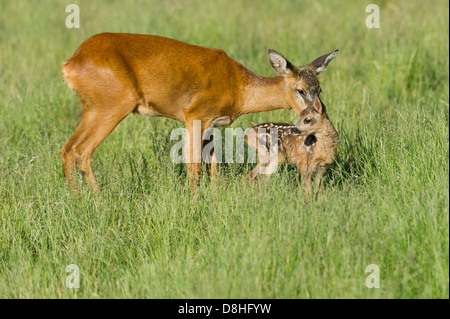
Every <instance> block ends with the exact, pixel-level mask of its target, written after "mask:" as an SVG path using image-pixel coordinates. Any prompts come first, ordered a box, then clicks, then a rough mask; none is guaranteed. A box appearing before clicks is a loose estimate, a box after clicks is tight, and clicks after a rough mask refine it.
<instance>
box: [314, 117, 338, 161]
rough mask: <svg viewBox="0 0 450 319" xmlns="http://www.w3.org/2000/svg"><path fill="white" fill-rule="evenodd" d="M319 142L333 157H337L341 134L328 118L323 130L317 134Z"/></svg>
mask: <svg viewBox="0 0 450 319" xmlns="http://www.w3.org/2000/svg"><path fill="white" fill-rule="evenodd" d="M315 136H316V139H317V142H318V143H319V144H320V146H321V147H322V148H323V149H324V150H325V151H326V153H327V154H328V155H329V156H331V157H333V158H334V157H335V156H336V151H337V147H338V144H339V134H338V132H337V131H336V129H335V128H334V126H333V124H332V123H331V121H330V119H329V118H328V116H327V118H326V121H325V125H324V126H323V128H322V130H320V131H319V132H317V133H316V134H315Z"/></svg>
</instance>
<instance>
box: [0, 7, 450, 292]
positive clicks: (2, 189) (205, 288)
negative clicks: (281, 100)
mask: <svg viewBox="0 0 450 319" xmlns="http://www.w3.org/2000/svg"><path fill="white" fill-rule="evenodd" d="M74 2H75V3H77V4H78V5H79V7H80V12H81V28H80V29H68V28H66V26H65V19H66V17H67V15H68V13H66V12H65V7H66V5H67V4H69V3H70V1H69V2H67V1H1V2H0V297H1V298H48V297H50V298H60V297H63V298H135V297H137V298H142V297H144V298H448V297H449V279H448V278H449V275H448V274H449V214H448V213H449V181H448V177H449V80H448V77H449V42H448V36H449V16H448V9H449V8H448V7H449V4H448V2H447V1H438V0H436V1H430V2H427V4H426V5H425V4H424V3H423V1H411V0H402V1H381V0H377V1H372V2H373V3H376V4H378V5H379V7H380V11H381V19H380V22H381V28H380V29H368V28H366V25H365V19H366V17H367V15H368V14H369V13H366V12H365V8H366V5H368V4H369V3H371V2H370V1H368V2H367V3H366V2H364V1H363V2H361V1H346V2H343V1H337V0H336V1H326V2H325V1H320V2H317V1H312V0H311V1H299V0H298V1H294V0H292V1H288V0H276V1H237V0H226V1H225V0H219V1H200V0H193V1H185V0H183V1H181V0H180V1H172V0H171V1H126V2H125V1H87V0H86V1H74ZM103 31H113V32H132V33H148V34H158V35H163V36H167V37H172V38H176V39H179V40H182V41H186V42H190V43H194V44H199V45H203V46H207V47H217V48H222V49H224V50H225V51H226V52H227V53H228V54H229V55H230V56H231V57H233V58H234V59H236V60H237V61H240V62H242V63H243V64H244V65H245V66H247V67H248V68H250V69H251V70H253V71H254V72H256V73H258V74H261V75H265V76H274V75H276V74H275V72H274V71H273V70H272V68H271V66H270V64H269V62H268V59H267V54H266V53H267V49H268V48H273V49H276V50H278V51H279V52H281V53H283V54H284V55H285V56H286V57H287V58H288V59H290V60H291V61H292V62H293V63H294V64H296V65H300V64H306V63H308V62H310V61H311V60H313V59H314V58H316V57H318V56H320V55H322V54H325V53H327V52H329V51H331V50H333V49H335V48H340V49H341V52H340V54H339V56H338V57H337V58H336V59H335V60H334V61H333V62H332V63H331V64H330V65H329V67H328V68H327V70H326V71H325V72H324V73H323V74H321V75H320V79H321V86H322V88H323V91H324V94H323V96H322V100H323V101H324V103H325V104H326V105H327V108H328V113H329V116H330V118H331V119H332V121H333V123H334V125H335V126H336V128H337V129H338V131H339V133H340V136H341V145H340V148H339V154H338V158H337V160H336V163H335V164H333V165H332V166H331V167H330V168H329V170H328V172H327V174H326V176H325V180H324V192H323V194H322V197H321V198H319V199H318V200H317V201H312V202H309V203H308V202H306V201H305V194H304V193H303V190H302V188H301V186H300V184H299V176H298V173H297V172H296V170H295V169H292V168H291V167H282V168H281V170H280V172H279V173H277V174H275V175H274V176H273V177H272V178H271V179H270V180H269V181H267V182H261V183H259V184H257V185H255V186H249V185H248V184H246V183H245V182H244V179H243V177H244V175H245V174H246V173H248V172H249V171H250V170H251V169H252V167H253V165H252V164H228V165H223V166H222V167H221V170H220V174H219V178H218V180H217V181H215V182H211V181H209V179H208V178H207V177H205V175H204V177H203V178H202V180H201V185H200V188H199V191H198V194H197V197H196V199H195V201H194V203H193V202H192V197H191V195H190V191H189V182H188V178H187V170H186V168H185V167H184V165H182V164H173V163H172V162H171V161H170V157H169V151H170V148H171V147H172V145H173V144H174V142H173V141H170V138H169V136H170V132H171V130H172V129H174V128H176V127H182V124H181V123H179V122H176V121H174V120H170V119H165V118H148V117H143V116H137V115H131V116H129V117H128V118H127V119H125V120H124V121H123V122H122V123H121V124H120V125H119V126H118V127H117V128H116V130H115V131H114V132H113V133H112V134H111V135H110V136H109V137H108V138H107V139H106V140H105V141H104V142H103V143H102V144H101V145H100V147H99V148H98V149H97V151H96V153H95V154H94V157H93V169H94V172H95V173H96V177H97V180H98V182H99V185H100V186H101V188H102V192H101V194H100V195H98V196H96V195H93V194H91V193H90V192H89V190H88V189H87V188H86V187H84V186H81V189H80V191H79V192H78V193H73V192H70V190H69V188H68V187H67V185H66V183H65V180H64V178H63V171H62V163H61V159H60V156H59V151H60V149H61V147H62V145H63V144H64V143H65V141H66V140H67V139H68V138H69V137H70V135H71V134H72V132H73V130H74V129H75V127H76V125H77V124H78V122H79V120H80V118H81V111H82V108H81V104H80V103H79V101H78V99H77V97H76V95H75V93H74V92H72V91H71V90H70V89H69V88H68V87H67V86H66V85H65V83H63V82H62V76H61V74H60V71H61V63H62V62H63V61H65V60H66V59H67V58H68V57H70V56H71V55H72V54H73V53H74V51H75V50H76V48H77V47H78V45H79V44H81V42H82V41H83V40H84V39H86V38H87V37H89V36H91V35H93V34H95V33H99V32H103ZM181 63H182V61H181ZM296 118H297V116H296V114H295V112H294V111H285V110H279V111H275V112H266V113H258V114H250V115H245V116H242V117H240V118H239V119H238V120H237V121H236V122H234V123H233V125H232V127H242V128H247V127H250V126H251V125H255V124H257V123H260V122H264V121H287V122H294V121H295V120H296ZM80 184H81V179H80ZM69 264H76V265H78V266H79V268H80V288H79V289H69V288H67V287H66V286H65V282H66V277H67V275H68V273H66V272H65V269H66V266H67V265H69ZM369 264H376V265H378V266H379V268H380V288H379V289H368V288H367V287H366V285H365V281H366V277H367V276H368V273H366V272H365V269H366V266H367V265H369Z"/></svg>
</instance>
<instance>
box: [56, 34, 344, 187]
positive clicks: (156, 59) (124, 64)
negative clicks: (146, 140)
mask: <svg viewBox="0 0 450 319" xmlns="http://www.w3.org/2000/svg"><path fill="white" fill-rule="evenodd" d="M337 53H338V50H336V51H333V52H331V53H329V54H326V55H324V56H321V57H319V58H318V59H316V60H314V61H313V62H311V63H310V64H308V65H307V66H305V67H300V68H295V67H294V66H293V65H292V64H291V63H290V62H289V61H288V60H286V59H285V58H284V57H283V56H282V55H281V54H279V53H278V52H276V51H274V50H269V52H268V55H269V60H270V63H271V64H272V67H273V68H274V69H275V71H277V72H278V74H279V76H276V77H263V76H259V75H257V74H255V73H253V72H251V71H250V70H248V69H247V68H245V67H244V66H243V65H242V64H240V63H238V62H236V61H235V60H233V59H232V58H230V57H229V56H228V55H227V54H226V53H225V52H224V51H223V50H220V49H209V48H206V47H201V46H196V45H192V44H188V43H184V42H180V41H177V40H173V39H169V38H164V37H160V36H154V35H140V34H126V33H101V34H97V35H94V36H92V37H90V38H88V39H87V40H86V41H84V42H83V43H82V44H81V45H80V46H79V48H78V49H77V50H76V52H75V53H74V55H73V56H72V57H71V58H69V59H68V60H67V61H66V62H65V63H63V71H62V73H63V76H64V79H65V81H66V82H67V84H68V86H69V87H70V88H72V89H73V90H75V91H76V92H77V94H78V96H79V98H80V100H81V102H82V103H83V107H84V113H83V117H82V119H81V123H80V124H79V126H78V127H77V129H76V130H75V132H74V133H73V135H72V136H71V137H70V139H69V140H68V141H67V142H66V144H65V145H64V146H63V148H62V150H61V157H62V161H63V165H64V174H65V176H66V178H67V180H68V182H69V184H71V182H72V180H73V175H74V172H75V168H76V165H78V167H79V169H80V170H81V172H82V174H83V175H84V177H85V179H86V181H87V183H88V184H89V185H90V186H91V187H92V188H93V189H94V190H97V183H96V180H95V177H94V174H93V172H92V168H91V156H92V154H93V152H94V151H95V149H96V148H97V147H98V145H99V144H100V143H101V142H102V141H103V140H104V139H105V138H106V137H107V136H108V135H109V134H110V133H111V131H112V130H113V129H114V128H115V127H116V126H117V125H118V124H119V122H120V121H122V120H123V119H124V118H125V117H126V116H127V115H129V114H130V113H132V112H134V113H138V114H142V115H148V116H166V117H169V118H173V119H175V120H178V121H180V122H183V123H185V124H186V128H187V132H188V133H189V134H188V135H189V137H188V138H186V141H185V143H186V148H187V149H186V157H187V162H188V165H189V177H190V181H191V190H192V192H194V191H195V189H196V187H197V184H198V180H199V175H200V171H201V149H202V141H201V139H200V141H199V143H196V144H197V147H195V144H194V143H193V139H194V134H193V121H194V120H201V133H202V134H203V132H204V131H205V130H206V129H208V128H210V127H214V126H227V125H229V124H231V123H232V122H233V121H234V120H235V119H236V118H237V117H238V116H240V115H242V114H247V113H253V112H262V111H271V110H275V109H281V108H284V109H291V108H293V109H294V110H295V111H296V112H297V113H300V112H301V111H302V110H303V109H304V108H305V102H304V99H309V100H311V101H314V100H317V99H318V94H319V92H318V91H317V87H318V84H317V83H318V82H317V74H319V73H321V72H322V71H323V70H324V69H325V68H326V66H327V65H328V63H329V62H330V61H331V60H332V59H333V58H334V57H335V56H336V54H337ZM189 145H194V146H193V147H190V146H189Z"/></svg>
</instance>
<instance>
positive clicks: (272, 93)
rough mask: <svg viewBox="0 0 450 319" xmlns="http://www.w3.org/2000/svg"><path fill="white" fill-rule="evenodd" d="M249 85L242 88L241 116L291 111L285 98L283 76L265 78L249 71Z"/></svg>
mask: <svg viewBox="0 0 450 319" xmlns="http://www.w3.org/2000/svg"><path fill="white" fill-rule="evenodd" d="M246 73H247V81H246V82H247V83H246V84H245V85H244V86H243V88H242V92H241V94H242V105H241V114H247V113H256V112H265V111H273V110H277V109H288V110H289V109H290V108H291V107H290V106H289V104H288V103H287V101H286V99H285V98H284V96H285V95H284V91H285V90H286V89H285V84H284V80H283V78H282V77H281V76H276V77H264V76H260V75H257V74H255V73H253V72H251V71H249V70H247V72H246Z"/></svg>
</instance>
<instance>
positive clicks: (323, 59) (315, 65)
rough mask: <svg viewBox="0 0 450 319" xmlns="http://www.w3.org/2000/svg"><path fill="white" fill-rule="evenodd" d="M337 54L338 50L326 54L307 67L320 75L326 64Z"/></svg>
mask: <svg viewBox="0 0 450 319" xmlns="http://www.w3.org/2000/svg"><path fill="white" fill-rule="evenodd" d="M338 53H339V49H337V50H334V51H333V52H330V53H328V54H325V55H322V56H321V57H320V58H317V59H315V60H314V61H312V62H311V63H310V64H309V65H310V66H312V67H313V68H315V69H316V73H317V74H320V73H322V72H323V71H324V70H325V68H326V67H327V65H328V63H330V62H331V60H333V59H334V57H335V56H336V55H337V54H338Z"/></svg>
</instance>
